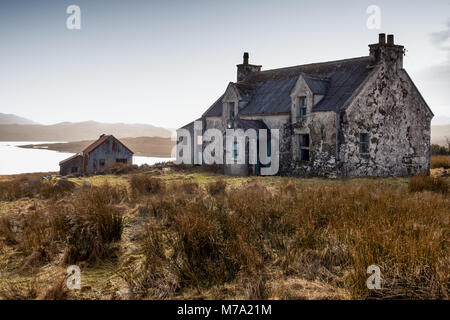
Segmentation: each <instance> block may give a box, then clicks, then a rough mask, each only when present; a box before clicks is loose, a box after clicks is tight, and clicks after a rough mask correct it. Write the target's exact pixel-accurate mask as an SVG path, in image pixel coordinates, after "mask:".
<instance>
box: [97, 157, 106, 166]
mask: <svg viewBox="0 0 450 320" xmlns="http://www.w3.org/2000/svg"><path fill="white" fill-rule="evenodd" d="M98 162H99V165H100V168H103V167H105V159H100V160H99V161H98Z"/></svg>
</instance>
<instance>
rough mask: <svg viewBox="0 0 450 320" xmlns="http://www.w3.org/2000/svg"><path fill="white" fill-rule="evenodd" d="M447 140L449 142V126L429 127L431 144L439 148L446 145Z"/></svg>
mask: <svg viewBox="0 0 450 320" xmlns="http://www.w3.org/2000/svg"><path fill="white" fill-rule="evenodd" d="M446 138H448V139H449V140H450V124H447V125H443V126H431V143H432V144H439V145H441V146H446V145H447V140H446Z"/></svg>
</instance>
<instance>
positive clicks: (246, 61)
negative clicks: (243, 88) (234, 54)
mask: <svg viewBox="0 0 450 320" xmlns="http://www.w3.org/2000/svg"><path fill="white" fill-rule="evenodd" d="M244 64H248V52H244Z"/></svg>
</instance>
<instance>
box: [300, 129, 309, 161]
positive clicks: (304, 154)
mask: <svg viewBox="0 0 450 320" xmlns="http://www.w3.org/2000/svg"><path fill="white" fill-rule="evenodd" d="M299 151H300V154H299V156H300V160H301V161H309V134H301V135H299Z"/></svg>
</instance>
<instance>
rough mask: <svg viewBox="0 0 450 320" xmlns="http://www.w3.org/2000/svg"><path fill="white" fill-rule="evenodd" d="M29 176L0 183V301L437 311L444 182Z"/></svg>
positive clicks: (158, 174)
mask: <svg viewBox="0 0 450 320" xmlns="http://www.w3.org/2000/svg"><path fill="white" fill-rule="evenodd" d="M434 175H435V174H434ZM39 176H41V175H39V174H36V175H33V174H31V175H19V176H3V177H1V178H0V199H1V201H0V275H1V277H0V298H3V299H185V298H189V299H237V298H245V299H355V298H357V299H371V298H375V299H383V298H384V299H386V298H413V299H427V298H428V299H435V298H441V299H448V289H449V284H450V269H449V263H448V261H449V259H450V252H449V239H450V237H449V233H450V228H449V212H450V199H449V198H450V197H449V191H448V184H449V178H439V177H433V175H432V177H427V176H419V177H413V178H411V179H408V178H383V179H346V180H337V179H336V180H329V179H319V178H311V179H302V178H287V177H226V176H222V175H217V174H213V173H208V172H204V171H202V170H200V169H198V168H191V169H180V168H177V167H173V168H164V169H151V170H148V171H145V172H140V171H134V172H130V173H128V174H122V175H105V176H91V177H85V178H71V179H69V180H70V181H72V182H74V184H75V185H72V184H71V183H62V184H59V185H57V184H56V183H55V182H51V181H41V180H39V179H38V177H39ZM85 181H89V182H90V183H91V186H90V187H87V186H83V183H84V182H85ZM73 264H75V265H78V266H79V267H80V268H81V290H72V291H69V290H67V288H66V285H65V280H66V278H67V275H66V274H65V271H66V268H67V266H69V265H73ZM372 264H375V265H378V266H379V267H380V269H381V275H382V288H381V289H380V290H369V289H367V286H366V279H367V278H368V277H369V275H368V274H367V272H366V270H367V267H368V266H369V265H372Z"/></svg>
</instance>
